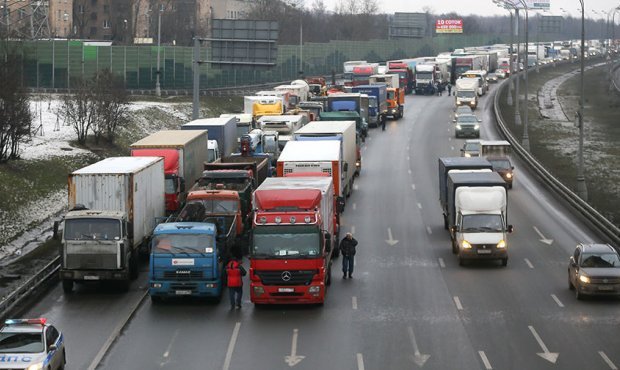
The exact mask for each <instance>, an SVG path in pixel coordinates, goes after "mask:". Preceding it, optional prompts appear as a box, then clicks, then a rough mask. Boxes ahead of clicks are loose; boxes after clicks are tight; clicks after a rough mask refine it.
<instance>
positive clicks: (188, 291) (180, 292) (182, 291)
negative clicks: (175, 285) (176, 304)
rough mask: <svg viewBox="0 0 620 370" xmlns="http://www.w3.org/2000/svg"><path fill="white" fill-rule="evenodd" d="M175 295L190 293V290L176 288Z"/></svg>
mask: <svg viewBox="0 0 620 370" xmlns="http://www.w3.org/2000/svg"><path fill="white" fill-rule="evenodd" d="M175 294H176V295H190V294H192V291H191V290H176V291H175Z"/></svg>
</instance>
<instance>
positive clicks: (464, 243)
mask: <svg viewBox="0 0 620 370" xmlns="http://www.w3.org/2000/svg"><path fill="white" fill-rule="evenodd" d="M461 246H462V247H463V249H471V244H469V242H468V241H467V240H463V241H462V242H461Z"/></svg>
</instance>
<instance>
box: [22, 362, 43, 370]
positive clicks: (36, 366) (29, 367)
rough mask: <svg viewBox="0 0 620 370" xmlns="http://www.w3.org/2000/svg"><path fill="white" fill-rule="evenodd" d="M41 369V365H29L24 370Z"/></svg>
mask: <svg viewBox="0 0 620 370" xmlns="http://www.w3.org/2000/svg"><path fill="white" fill-rule="evenodd" d="M41 369H43V364H42V363H38V364H34V365H30V366H28V367H27V368H26V370H41Z"/></svg>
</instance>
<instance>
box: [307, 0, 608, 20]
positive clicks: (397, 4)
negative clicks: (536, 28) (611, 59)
mask: <svg viewBox="0 0 620 370" xmlns="http://www.w3.org/2000/svg"><path fill="white" fill-rule="evenodd" d="M305 1H306V5H307V6H310V5H311V4H312V2H313V0H305ZM323 1H324V2H325V5H326V6H327V8H328V9H329V10H333V9H334V6H335V4H337V3H338V2H340V0H323ZM378 2H379V6H380V7H381V10H382V11H383V12H385V13H394V12H421V11H422V8H424V7H426V6H428V7H430V8H431V9H433V13H436V14H440V13H448V12H450V11H455V12H457V13H459V14H463V15H467V14H473V13H475V14H480V15H492V14H507V12H506V10H503V9H500V8H498V7H497V6H496V5H495V4H493V2H492V1H491V0H469V1H467V0H378ZM550 3H551V11H549V12H545V13H544V14H548V15H566V13H564V12H563V11H561V10H560V8H564V9H565V10H566V11H568V12H569V13H571V15H572V16H575V17H576V16H581V10H580V9H581V5H580V3H579V0H550ZM585 4H586V14H585V15H586V18H595V19H596V18H605V19H606V18H607V12H608V11H609V10H610V9H612V8H614V7H616V6H618V5H620V0H585ZM593 10H594V12H593ZM602 13H605V14H604V15H599V14H602ZM615 19H616V22H617V23H618V21H620V14H618V16H616V18H615Z"/></svg>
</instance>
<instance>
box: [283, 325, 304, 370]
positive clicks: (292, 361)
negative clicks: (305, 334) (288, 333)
mask: <svg viewBox="0 0 620 370" xmlns="http://www.w3.org/2000/svg"><path fill="white" fill-rule="evenodd" d="M298 335H299V329H293V340H292V341H291V354H290V356H284V362H286V363H287V364H288V366H290V367H293V366H295V365H297V364H298V363H300V362H301V360H303V359H304V358H306V356H297V336H298Z"/></svg>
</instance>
